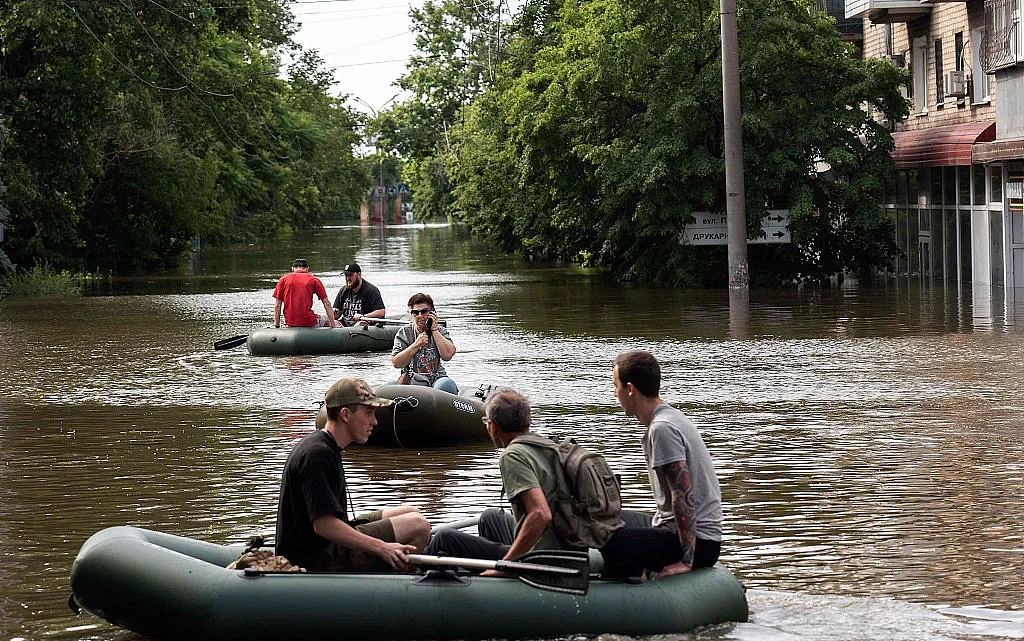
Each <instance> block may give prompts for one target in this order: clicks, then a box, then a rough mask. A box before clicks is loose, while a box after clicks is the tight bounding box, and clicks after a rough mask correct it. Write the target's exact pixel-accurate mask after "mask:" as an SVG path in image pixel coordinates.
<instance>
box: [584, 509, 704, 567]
mask: <svg viewBox="0 0 1024 641" xmlns="http://www.w3.org/2000/svg"><path fill="white" fill-rule="evenodd" d="M622 520H623V521H625V522H626V527H624V528H622V529H621V530H619V531H617V532H616V533H615V534H614V535H613V536H612V538H611V540H610V541H608V543H606V544H605V546H604V547H603V548H601V556H603V557H604V575H605V576H607V577H618V578H624V577H638V576H641V575H642V574H643V572H644V570H650V571H651V572H659V571H660V570H661V569H662V568H663V567H665V566H666V565H670V564H672V563H675V562H677V561H679V559H680V558H682V556H683V549H682V546H681V545H680V544H679V535H678V534H677V533H676V529H675V528H674V527H672V526H671V525H662V526H661V527H651V516H650V515H647V514H643V513H641V512H634V511H632V510H623V511H622ZM721 549H722V544H721V542H720V541H709V540H707V539H697V543H696V546H695V547H694V554H693V567H695V568H707V567H711V566H712V565H714V564H715V563H716V562H717V561H718V555H719V553H720V551H721Z"/></svg>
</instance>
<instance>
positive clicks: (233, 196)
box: [0, 0, 369, 271]
mask: <svg viewBox="0 0 1024 641" xmlns="http://www.w3.org/2000/svg"><path fill="white" fill-rule="evenodd" d="M286 4H287V3H286V2H285V0H240V1H238V2H230V3H223V2H214V1H213V0H190V1H189V2H187V3H152V2H144V3H138V2H130V1H128V0H95V1H93V2H86V3H81V2H76V3H72V2H70V1H66V0H13V1H12V2H10V3H9V10H5V11H4V12H3V13H2V14H0V69H2V71H3V73H2V76H0V112H3V113H8V114H9V116H10V123H11V137H10V145H9V147H8V154H7V156H6V159H5V163H4V165H3V167H2V173H0V175H2V176H3V177H4V179H5V182H7V184H9V185H10V187H11V189H10V202H11V205H12V207H16V208H17V211H18V212H20V215H19V216H18V217H17V218H16V220H15V222H14V224H13V225H12V228H11V243H10V248H11V252H12V255H14V256H15V257H16V259H17V261H18V262H19V263H21V262H24V263H25V264H26V266H28V265H32V264H36V265H39V264H50V265H53V266H54V267H55V268H58V269H64V268H71V269H76V270H86V271H139V270H149V269H158V268H162V267H165V266H168V265H172V264H174V263H175V262H176V261H178V260H179V259H180V258H181V257H182V255H183V254H184V253H185V252H187V251H188V250H189V248H190V247H192V242H193V239H194V238H197V237H201V238H203V239H204V240H206V241H213V242H228V241H233V240H242V239H252V238H266V237H270V236H273V235H274V234H276V233H278V232H279V231H281V230H283V229H288V228H292V227H305V226H311V225H318V224H320V223H321V222H322V221H323V220H324V218H325V217H326V216H327V215H337V214H338V213H342V212H347V211H351V210H352V209H354V207H355V206H356V205H357V203H358V199H359V195H361V192H362V190H363V189H364V188H365V186H366V185H368V184H369V183H368V180H369V179H368V176H367V175H366V173H365V171H364V170H363V169H362V166H361V165H360V163H358V162H357V161H356V159H355V158H354V157H353V154H352V150H353V147H354V145H355V143H356V141H357V134H356V126H357V123H356V120H355V118H354V116H353V115H352V113H351V112H350V111H349V110H347V109H346V108H345V107H344V105H343V103H342V101H340V100H338V99H336V98H332V97H330V96H329V95H328V94H327V90H328V88H329V86H330V77H329V75H328V74H326V72H325V71H324V70H323V63H322V60H320V59H319V58H318V57H316V56H309V55H306V56H300V57H299V60H298V62H297V63H296V64H295V65H293V67H292V69H291V70H290V72H291V75H290V77H289V78H288V79H282V78H281V77H280V67H281V63H280V60H279V57H278V53H277V52H280V51H282V50H283V49H286V48H290V49H293V50H296V48H295V46H294V45H293V44H292V43H291V42H290V40H289V38H290V37H291V35H292V34H293V33H294V31H295V25H294V23H293V20H292V16H291V14H290V12H289V11H288V10H287V7H286Z"/></svg>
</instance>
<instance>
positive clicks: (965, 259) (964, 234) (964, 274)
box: [959, 210, 973, 283]
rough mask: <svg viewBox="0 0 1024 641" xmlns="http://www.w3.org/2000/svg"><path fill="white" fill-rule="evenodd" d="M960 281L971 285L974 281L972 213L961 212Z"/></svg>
mask: <svg viewBox="0 0 1024 641" xmlns="http://www.w3.org/2000/svg"><path fill="white" fill-rule="evenodd" d="M959 217H960V220H959V222H960V280H962V281H964V282H966V283H969V282H971V281H972V280H973V278H972V277H971V274H972V273H973V272H972V270H973V266H972V265H971V212H969V211H963V210H961V211H960V215H959Z"/></svg>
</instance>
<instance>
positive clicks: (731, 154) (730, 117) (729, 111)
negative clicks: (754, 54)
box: [720, 0, 750, 290]
mask: <svg viewBox="0 0 1024 641" xmlns="http://www.w3.org/2000/svg"><path fill="white" fill-rule="evenodd" d="M720 3H721V4H720V11H721V14H722V16H721V18H722V107H723V114H724V116H725V122H724V124H725V216H726V229H727V230H728V232H729V288H730V289H744V290H745V289H748V288H749V287H750V275H749V273H748V269H747V212H746V206H745V194H744V190H743V124H742V119H741V112H740V50H739V36H738V29H737V27H736V0H720Z"/></svg>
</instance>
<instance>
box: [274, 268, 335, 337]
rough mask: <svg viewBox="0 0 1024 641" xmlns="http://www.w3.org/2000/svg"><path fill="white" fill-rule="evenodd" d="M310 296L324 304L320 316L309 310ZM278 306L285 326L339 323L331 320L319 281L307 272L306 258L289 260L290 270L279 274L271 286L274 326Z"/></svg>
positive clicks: (311, 302) (276, 319)
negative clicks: (272, 288) (281, 274)
mask: <svg viewBox="0 0 1024 641" xmlns="http://www.w3.org/2000/svg"><path fill="white" fill-rule="evenodd" d="M314 296H316V297H317V298H319V299H320V302H322V303H323V304H324V313H325V315H324V316H318V315H317V314H316V312H314V311H313V297H314ZM282 307H284V322H285V323H286V324H287V325H288V327H341V323H339V322H338V321H336V320H334V310H332V309H331V303H330V302H329V301H328V300H327V290H326V289H324V284H323V282H322V281H321V280H320V279H319V278H317V277H316V276H314V275H313V274H310V273H309V261H307V260H306V259H305V258H296V259H295V260H293V261H292V271H291V273H290V274H285V275H284V276H282V277H281V278H280V279H279V280H278V281H277V285H276V286H275V287H274V327H280V326H281V308H282Z"/></svg>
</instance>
